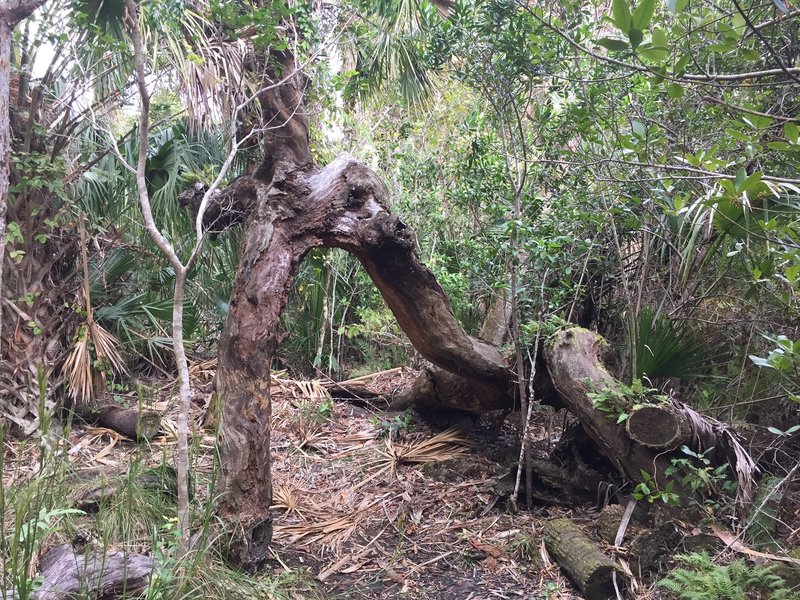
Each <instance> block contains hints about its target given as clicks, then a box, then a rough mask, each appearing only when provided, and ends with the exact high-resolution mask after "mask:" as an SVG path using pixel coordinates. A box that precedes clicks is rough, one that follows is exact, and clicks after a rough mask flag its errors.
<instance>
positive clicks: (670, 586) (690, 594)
mask: <svg viewBox="0 0 800 600" xmlns="http://www.w3.org/2000/svg"><path fill="white" fill-rule="evenodd" d="M676 558H677V559H678V561H679V562H681V563H683V564H684V565H685V566H684V567H680V568H677V569H674V570H673V571H672V572H671V573H670V574H669V576H668V577H666V578H665V579H662V580H661V581H659V582H658V585H659V586H660V587H662V588H664V589H666V590H668V591H670V592H671V593H672V594H673V595H674V596H676V597H677V598H680V599H681V600H748V598H749V597H751V596H748V592H754V591H758V592H761V593H762V594H763V595H762V596H759V597H763V598H765V599H767V600H784V599H788V598H789V597H790V596H789V593H790V592H789V590H788V589H787V588H786V582H785V581H784V580H783V579H782V578H781V577H779V576H778V575H776V574H775V573H774V570H775V567H774V565H770V566H754V567H751V566H749V565H748V564H747V563H745V561H743V560H741V559H739V560H735V561H733V562H732V563H730V564H729V565H717V564H714V562H712V560H711V558H710V557H709V556H708V554H707V553H705V552H693V553H691V554H683V555H679V556H677V557H676Z"/></svg>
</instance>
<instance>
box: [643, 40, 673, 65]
mask: <svg viewBox="0 0 800 600" xmlns="http://www.w3.org/2000/svg"><path fill="white" fill-rule="evenodd" d="M636 52H637V53H638V54H639V56H641V57H642V58H644V59H646V60H648V61H650V62H654V63H663V62H664V61H665V60H666V59H667V57H668V56H669V50H668V49H667V48H662V47H658V46H653V45H652V44H642V45H641V46H639V48H638V49H637V50H636Z"/></svg>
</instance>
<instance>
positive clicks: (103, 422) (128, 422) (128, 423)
mask: <svg viewBox="0 0 800 600" xmlns="http://www.w3.org/2000/svg"><path fill="white" fill-rule="evenodd" d="M75 414H77V415H78V416H79V417H80V418H81V419H83V420H84V421H86V422H87V423H91V424H93V425H99V426H100V427H105V428H107V429H111V430H112V431H116V432H117V433H119V434H120V435H124V436H125V437H127V438H130V439H132V440H149V439H151V438H152V437H153V436H155V435H156V434H157V433H158V431H159V429H160V428H161V415H159V414H158V413H157V412H153V411H151V410H140V409H138V408H124V407H122V406H119V405H117V404H113V403H102V404H99V405H96V406H76V407H75Z"/></svg>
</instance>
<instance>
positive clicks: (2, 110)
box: [0, 14, 13, 358]
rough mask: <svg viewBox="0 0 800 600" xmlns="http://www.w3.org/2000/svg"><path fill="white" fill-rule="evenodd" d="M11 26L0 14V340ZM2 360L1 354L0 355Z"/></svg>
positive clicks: (6, 207)
mask: <svg viewBox="0 0 800 600" xmlns="http://www.w3.org/2000/svg"><path fill="white" fill-rule="evenodd" d="M12 31H13V25H11V24H9V23H8V21H7V20H6V19H5V18H3V15H2V14H0V340H2V339H4V338H3V329H2V328H3V318H2V313H3V301H2V298H3V262H4V260H5V252H6V212H7V211H8V177H9V174H10V161H11V123H10V119H9V110H10V105H9V99H10V84H9V79H10V76H11V36H12ZM0 350H1V349H0ZM0 358H2V354H0Z"/></svg>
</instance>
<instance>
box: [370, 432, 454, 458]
mask: <svg viewBox="0 0 800 600" xmlns="http://www.w3.org/2000/svg"><path fill="white" fill-rule="evenodd" d="M467 443H468V440H467V439H466V438H465V437H464V436H463V435H462V434H461V433H460V432H459V431H458V430H456V429H448V430H447V431H443V432H442V433H438V434H436V435H435V436H433V437H432V438H429V439H427V440H417V441H413V442H409V443H405V444H397V443H395V442H393V441H392V439H391V438H387V440H386V451H385V452H381V456H383V457H384V461H382V462H386V461H388V462H389V463H390V464H391V465H392V466H393V467H396V466H397V465H401V464H424V463H431V462H442V461H445V460H451V459H453V458H458V457H460V456H464V454H465V448H464V446H466V445H467Z"/></svg>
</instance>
